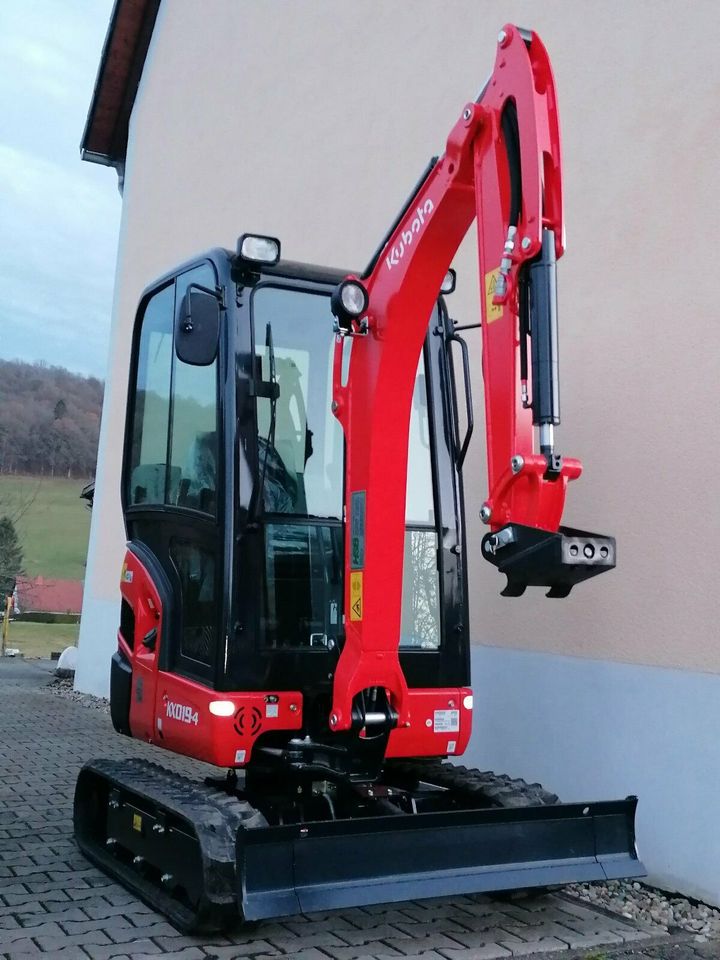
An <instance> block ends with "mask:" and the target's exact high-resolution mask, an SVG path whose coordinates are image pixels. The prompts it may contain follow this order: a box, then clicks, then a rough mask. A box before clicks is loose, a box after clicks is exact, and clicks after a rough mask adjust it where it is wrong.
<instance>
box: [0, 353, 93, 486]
mask: <svg viewBox="0 0 720 960" xmlns="http://www.w3.org/2000/svg"><path fill="white" fill-rule="evenodd" d="M102 397H103V384H102V382H101V381H100V380H98V379H96V378H95V377H83V376H80V375H78V374H76V373H71V372H70V371H69V370H65V369H64V368H63V367H50V366H47V365H46V364H39V363H22V362H21V361H19V360H0V475H2V474H24V475H32V476H39V477H42V476H44V477H47V476H50V477H57V476H61V477H67V478H77V479H81V480H83V479H85V480H86V479H89V478H90V477H92V476H93V474H94V472H95V461H96V459H97V446H98V436H99V431H100V412H101V408H102Z"/></svg>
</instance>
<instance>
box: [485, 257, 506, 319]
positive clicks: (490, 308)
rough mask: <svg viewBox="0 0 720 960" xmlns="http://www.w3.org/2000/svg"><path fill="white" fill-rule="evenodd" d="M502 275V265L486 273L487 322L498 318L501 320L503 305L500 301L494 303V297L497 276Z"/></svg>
mask: <svg viewBox="0 0 720 960" xmlns="http://www.w3.org/2000/svg"><path fill="white" fill-rule="evenodd" d="M499 276H500V267H497V268H496V269H495V270H491V271H490V272H489V273H486V274H485V322H486V323H494V322H495V321H496V320H499V319H500V317H501V316H502V314H503V308H502V305H501V304H499V303H493V297H494V296H495V284H496V283H497V278H498V277H499Z"/></svg>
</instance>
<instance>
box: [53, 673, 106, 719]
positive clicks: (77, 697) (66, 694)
mask: <svg viewBox="0 0 720 960" xmlns="http://www.w3.org/2000/svg"><path fill="white" fill-rule="evenodd" d="M74 682H75V681H74V679H73V678H67V677H62V678H61V677H52V679H51V680H50V682H49V683H48V685H47V689H48V690H49V691H50V693H54V694H55V696H56V697H62V698H63V699H64V700H72V701H73V702H74V703H79V704H80V705H81V706H83V707H89V708H90V709H91V710H102V712H103V713H110V701H109V700H106V699H105V697H94V696H93V695H92V694H90V693H80V691H79V690H73V683H74Z"/></svg>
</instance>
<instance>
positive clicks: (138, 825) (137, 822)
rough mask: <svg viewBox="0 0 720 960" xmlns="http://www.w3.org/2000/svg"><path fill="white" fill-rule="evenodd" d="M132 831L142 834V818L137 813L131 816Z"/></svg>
mask: <svg viewBox="0 0 720 960" xmlns="http://www.w3.org/2000/svg"><path fill="white" fill-rule="evenodd" d="M133 830H134V831H135V832H136V833H142V817H141V816H140V814H139V813H134V814H133Z"/></svg>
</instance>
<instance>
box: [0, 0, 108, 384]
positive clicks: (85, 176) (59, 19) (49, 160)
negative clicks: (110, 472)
mask: <svg viewBox="0 0 720 960" xmlns="http://www.w3.org/2000/svg"><path fill="white" fill-rule="evenodd" d="M111 9H112V0H0V64H2V67H1V68H0V75H1V77H2V79H1V80H0V357H2V358H4V359H12V358H16V357H17V358H20V359H22V360H33V361H35V360H44V361H46V362H47V363H49V364H56V365H61V366H66V367H69V368H70V369H71V370H76V371H78V372H80V373H91V374H93V375H95V376H99V377H104V375H105V364H106V359H107V356H106V355H107V345H108V333H109V328H110V309H111V302H112V286H113V276H114V270H115V254H116V247H117V232H118V225H119V221H120V195H119V194H118V191H117V176H116V174H115V171H114V170H113V169H112V168H108V167H103V166H100V165H98V164H94V163H86V162H84V161H81V160H80V153H79V143H80V138H81V136H82V132H83V129H84V125H85V118H86V116H87V111H88V107H89V105H90V99H91V97H92V92H93V86H94V83H95V75H96V73H97V68H98V64H99V62H100V52H101V50H102V44H103V40H104V38H105V32H106V30H107V25H108V22H109V19H110V11H111Z"/></svg>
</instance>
